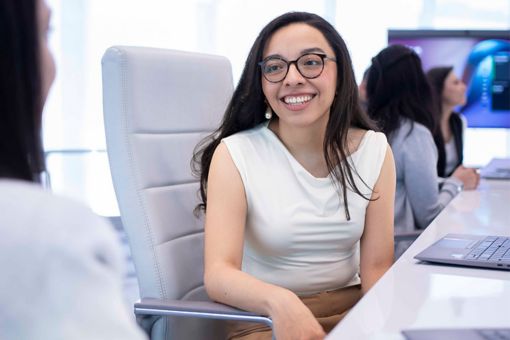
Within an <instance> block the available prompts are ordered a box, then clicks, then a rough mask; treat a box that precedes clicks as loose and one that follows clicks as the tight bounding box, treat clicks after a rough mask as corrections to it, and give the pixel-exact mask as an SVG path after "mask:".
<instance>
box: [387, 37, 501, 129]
mask: <svg viewBox="0 0 510 340" xmlns="http://www.w3.org/2000/svg"><path fill="white" fill-rule="evenodd" d="M508 36H509V39H499V38H498V39H494V38H483V37H472V36H458V35H457V36H451V37H449V36H447V35H444V36H441V37H438V36H434V37H430V36H423V37H419V36H416V35H415V36H413V37H405V38H399V37H392V36H391V33H390V37H389V43H390V44H402V45H407V46H409V47H411V48H413V49H414V50H415V51H416V52H417V53H418V54H419V55H420V57H421V59H422V63H423V68H424V70H425V71H427V70H429V69H430V68H432V67H435V66H453V67H454V71H455V73H456V74H457V75H458V76H459V77H461V79H462V80H463V81H464V83H466V86H467V91H466V96H467V101H466V104H465V105H464V106H463V107H459V108H457V109H458V111H460V112H462V114H463V115H464V116H465V117H466V118H467V121H468V126H469V127H495V128H496V127H497V128H510V33H509V34H508Z"/></svg>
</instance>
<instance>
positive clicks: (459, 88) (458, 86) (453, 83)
mask: <svg viewBox="0 0 510 340" xmlns="http://www.w3.org/2000/svg"><path fill="white" fill-rule="evenodd" d="M443 103H444V104H446V105H449V106H458V105H464V104H465V103H466V84H464V82H463V81H462V80H460V79H459V78H457V76H456V75H455V73H453V71H451V72H450V73H448V76H447V77H446V78H445V80H444V88H443Z"/></svg>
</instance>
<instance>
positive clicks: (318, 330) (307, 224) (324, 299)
mask: <svg viewBox="0 0 510 340" xmlns="http://www.w3.org/2000/svg"><path fill="white" fill-rule="evenodd" d="M194 159H195V161H196V165H197V168H198V173H199V175H200V176H201V194H202V199H203V202H202V204H201V206H200V207H201V208H204V209H205V212H206V225H205V278H204V281H205V285H206V289H207V292H208V294H209V295H210V297H211V298H212V299H214V300H217V301H220V302H223V303H226V304H230V305H233V306H236V307H239V308H242V309H246V310H249V311H253V312H256V313H261V314H265V315H269V316H270V317H271V318H272V320H273V324H274V329H273V330H274V333H275V336H276V338H277V339H279V340H280V339H283V340H285V339H301V338H306V339H322V338H323V337H324V335H325V332H329V330H331V328H332V327H333V326H334V325H335V324H336V323H337V322H338V321H339V320H340V319H341V318H342V317H343V316H344V315H345V313H346V312H347V311H348V310H349V309H350V308H351V307H352V306H353V305H354V304H355V303H356V302H357V301H358V299H359V298H360V296H361V295H362V294H363V292H365V291H366V290H368V289H369V288H370V287H371V286H372V285H373V284H374V283H375V282H376V281H377V280H378V279H379V277H380V276H381V275H382V274H383V273H384V272H385V271H386V269H387V268H388V267H389V266H390V265H391V263H392V260H393V250H392V249H393V234H392V230H393V224H392V223H393V222H392V221H393V198H394V190H395V189H394V187H395V173H394V168H393V159H392V154H391V150H390V149H389V147H388V143H387V142H386V139H385V137H384V135H383V134H381V133H377V132H374V131H373V124H372V122H371V121H370V119H368V117H367V116H366V115H365V114H364V112H363V111H362V110H361V109H360V107H359V105H358V97H357V86H356V83H355V81H354V74H353V71H352V65H351V61H350V57H349V53H348V51H347V48H346V46H345V43H344V41H343V40H342V38H341V37H340V35H339V34H338V32H337V31H336V30H335V29H334V28H333V27H332V26H331V25H330V24H329V23H328V22H327V21H325V20H324V19H322V18H321V17H319V16H317V15H314V14H310V13H303V12H292V13H287V14H284V15H282V16H280V17H278V18H276V19H274V20H273V21H271V22H270V23H269V24H268V25H267V26H266V27H265V28H264V29H263V30H262V32H261V33H260V34H259V36H258V38H257V39H256V40H255V43H254V44H253V47H252V48H251V51H250V53H249V56H248V60H247V61H246V64H245V68H244V71H243V73H242V75H241V80H240V81H239V84H238V85H237V88H236V89H235V91H234V94H233V97H232V99H231V101H230V103H229V105H228V107H227V109H226V112H225V116H224V119H223V123H222V125H221V126H220V127H219V128H218V130H217V131H216V133H214V134H213V135H212V136H211V137H210V138H208V139H206V140H204V142H203V143H202V144H201V145H200V146H199V147H198V148H197V150H196V154H195V158H194ZM230 338H231V339H270V338H271V330H269V329H267V328H265V327H263V326H253V325H246V324H238V325H236V326H235V327H232V330H231V333H230Z"/></svg>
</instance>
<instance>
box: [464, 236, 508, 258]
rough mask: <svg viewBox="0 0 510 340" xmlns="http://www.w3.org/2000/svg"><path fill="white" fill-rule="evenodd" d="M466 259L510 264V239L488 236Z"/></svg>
mask: <svg viewBox="0 0 510 340" xmlns="http://www.w3.org/2000/svg"><path fill="white" fill-rule="evenodd" d="M464 259H466V260H478V261H483V262H501V263H510V237H497V236H488V237H486V238H485V239H484V240H483V241H482V242H480V243H479V244H478V246H477V247H476V248H474V249H473V250H471V252H469V253H468V254H467V255H466V256H465V257H464Z"/></svg>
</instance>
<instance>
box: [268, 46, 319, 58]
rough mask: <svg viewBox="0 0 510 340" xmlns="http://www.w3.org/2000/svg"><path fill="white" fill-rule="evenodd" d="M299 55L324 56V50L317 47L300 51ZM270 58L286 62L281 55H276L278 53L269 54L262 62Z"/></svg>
mask: <svg viewBox="0 0 510 340" xmlns="http://www.w3.org/2000/svg"><path fill="white" fill-rule="evenodd" d="M300 53H301V55H303V54H307V53H324V54H326V52H324V50H323V49H322V48H319V47H311V48H306V49H304V50H301V52H300ZM272 58H280V59H284V60H287V59H286V58H284V57H283V56H282V55H281V54H278V53H275V54H270V55H268V56H266V57H265V58H263V60H266V59H272Z"/></svg>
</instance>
